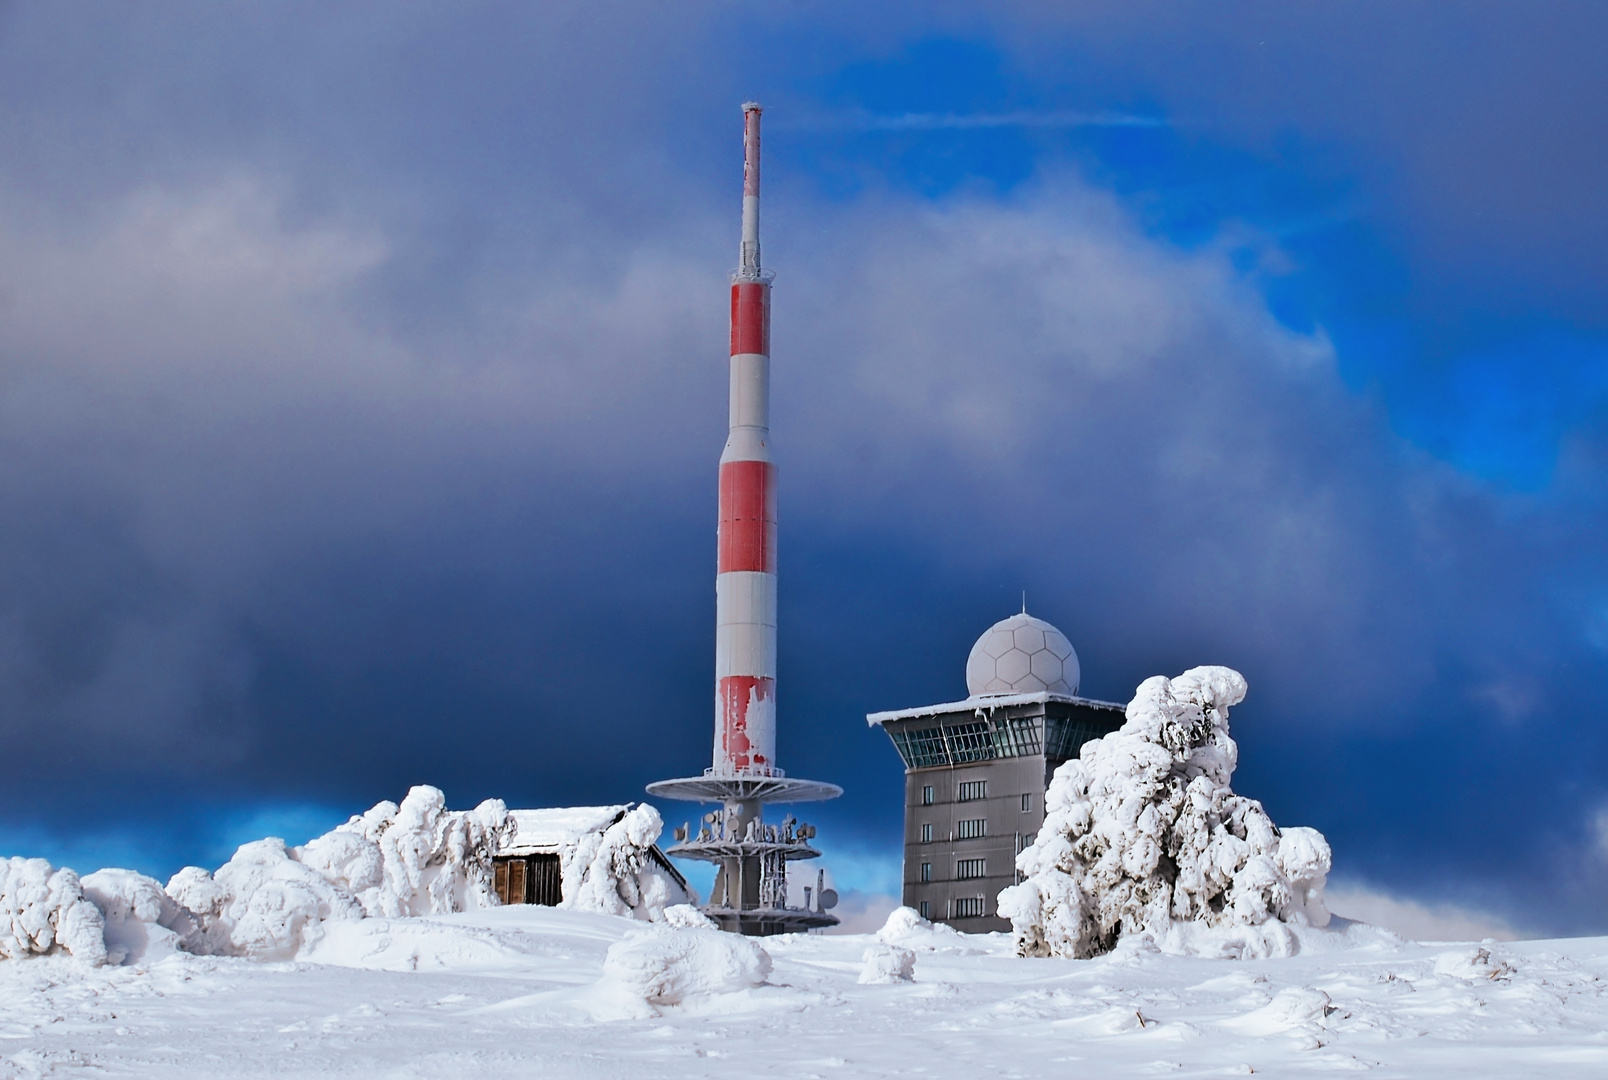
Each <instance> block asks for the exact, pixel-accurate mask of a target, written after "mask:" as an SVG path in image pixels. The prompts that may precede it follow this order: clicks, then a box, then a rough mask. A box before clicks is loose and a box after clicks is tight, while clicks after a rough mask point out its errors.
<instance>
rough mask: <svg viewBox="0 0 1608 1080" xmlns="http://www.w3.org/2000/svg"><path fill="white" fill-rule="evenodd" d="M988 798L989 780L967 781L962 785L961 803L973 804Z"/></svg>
mask: <svg viewBox="0 0 1608 1080" xmlns="http://www.w3.org/2000/svg"><path fill="white" fill-rule="evenodd" d="M986 798H988V781H987V780H967V781H965V782H964V783H962V784H961V785H960V801H961V802H972V801H974V800H976V799H986Z"/></svg>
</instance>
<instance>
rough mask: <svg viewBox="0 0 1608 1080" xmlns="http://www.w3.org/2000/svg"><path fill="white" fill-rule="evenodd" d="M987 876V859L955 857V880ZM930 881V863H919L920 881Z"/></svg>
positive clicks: (928, 882) (924, 882)
mask: <svg viewBox="0 0 1608 1080" xmlns="http://www.w3.org/2000/svg"><path fill="white" fill-rule="evenodd" d="M987 876H988V860H986V859H957V860H955V880H956V881H969V880H971V879H972V878H980V877H987ZM931 882H932V863H930V862H924V863H922V864H921V883H922V884H923V885H926V884H930V883H931Z"/></svg>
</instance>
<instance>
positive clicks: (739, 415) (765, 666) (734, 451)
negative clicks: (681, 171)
mask: <svg viewBox="0 0 1608 1080" xmlns="http://www.w3.org/2000/svg"><path fill="white" fill-rule="evenodd" d="M759 114H760V108H759V106H758V105H757V104H754V103H753V102H748V103H746V104H744V105H743V241H742V248H741V253H740V257H739V261H738V264H737V272H736V273H735V274H734V275H732V283H731V403H730V414H729V415H730V426H729V432H728V434H727V436H726V450H725V452H724V453H723V454H721V455H720V540H719V546H718V551H719V560H718V567H717V571H716V577H715V758H714V769H715V772H716V773H719V774H722V775H748V774H759V775H762V776H768V775H770V773H771V771H772V769H773V768H774V766H775V763H776V465H775V463H774V462H773V461H772V460H771V451H770V277H771V275H769V274H767V273H766V272H765V271H764V270H763V269H762V268H761V267H760V263H759Z"/></svg>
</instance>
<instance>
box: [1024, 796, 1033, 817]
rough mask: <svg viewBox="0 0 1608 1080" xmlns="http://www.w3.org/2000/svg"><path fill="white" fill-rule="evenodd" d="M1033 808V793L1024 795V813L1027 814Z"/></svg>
mask: <svg viewBox="0 0 1608 1080" xmlns="http://www.w3.org/2000/svg"><path fill="white" fill-rule="evenodd" d="M1032 809H1033V796H1032V795H1031V794H1028V795H1023V796H1022V813H1024V814H1025V813H1027V812H1028V811H1029V810H1032Z"/></svg>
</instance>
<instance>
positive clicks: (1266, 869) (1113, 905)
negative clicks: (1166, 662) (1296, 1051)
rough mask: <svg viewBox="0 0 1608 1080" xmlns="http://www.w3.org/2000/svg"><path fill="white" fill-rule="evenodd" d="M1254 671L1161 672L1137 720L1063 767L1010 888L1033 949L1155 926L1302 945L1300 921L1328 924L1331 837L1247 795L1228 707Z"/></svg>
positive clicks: (1134, 709)
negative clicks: (1235, 785) (1271, 812)
mask: <svg viewBox="0 0 1608 1080" xmlns="http://www.w3.org/2000/svg"><path fill="white" fill-rule="evenodd" d="M1244 697H1245V680H1244V678H1243V677H1241V675H1240V674H1239V672H1237V671H1232V670H1230V669H1228V668H1224V667H1198V668H1192V669H1190V670H1189V671H1186V672H1184V673H1183V674H1182V675H1180V676H1178V677H1177V678H1176V679H1167V678H1165V677H1163V676H1160V675H1158V676H1155V677H1154V678H1150V679H1146V680H1145V681H1144V682H1143V683H1142V684H1140V686H1139V689H1138V691H1137V693H1136V694H1135V695H1134V699H1133V701H1131V702H1130V703H1129V704H1128V709H1127V723H1125V724H1124V725H1123V726H1122V728H1121V729H1120V730H1118V731H1116V732H1113V733H1112V734H1110V735H1107V736H1106V737H1105V738H1103V739H1097V740H1094V741H1092V742H1088V743H1085V744H1084V746H1083V749H1082V752H1081V754H1080V755H1079V757H1078V758H1077V759H1076V760H1073V761H1068V762H1067V763H1066V764H1064V765H1062V766H1061V767H1060V768H1059V769H1057V770H1056V772H1055V777H1054V779H1053V780H1052V781H1051V783H1050V787H1049V791H1048V792H1047V793H1046V795H1045V810H1046V816H1045V820H1044V827H1043V828H1042V829H1041V830H1040V832H1039V834H1038V837H1037V838H1036V840H1035V841H1034V843H1033V844H1032V845H1031V846H1030V847H1028V848H1027V849H1026V850H1025V851H1023V852H1022V854H1021V855H1020V856H1018V858H1017V864H1016V865H1017V869H1018V870H1020V871H1021V872H1022V874H1023V875H1025V880H1024V881H1023V882H1022V883H1021V884H1019V885H1013V886H1011V887H1010V888H1007V889H1005V890H1004V891H1002V892H1001V893H1000V895H999V912H1000V914H1001V915H1003V916H1005V917H1006V918H1009V919H1010V920H1011V924H1012V926H1013V928H1014V930H1015V935H1016V948H1017V951H1018V952H1019V953H1020V954H1021V955H1023V956H1075V957H1090V956H1098V955H1100V954H1101V953H1104V952H1108V951H1109V950H1111V949H1112V948H1113V947H1114V946H1115V945H1116V943H1117V941H1118V939H1119V938H1121V937H1123V936H1125V935H1130V934H1140V933H1148V934H1150V935H1152V936H1153V937H1154V938H1156V939H1157V940H1158V942H1159V943H1161V944H1162V945H1163V946H1168V945H1170V946H1171V947H1173V948H1176V949H1180V950H1182V951H1190V952H1199V951H1209V952H1214V953H1218V954H1223V955H1241V956H1249V955H1280V954H1286V955H1287V954H1288V953H1290V952H1293V951H1294V950H1295V948H1296V939H1295V936H1294V934H1293V933H1292V932H1291V931H1290V929H1289V927H1290V926H1291V925H1301V926H1320V927H1321V926H1326V925H1328V922H1329V913H1328V911H1327V910H1326V909H1325V908H1324V906H1323V886H1324V881H1325V878H1326V876H1327V874H1328V872H1329V859H1330V856H1329V845H1328V842H1327V841H1325V840H1324V838H1323V835H1322V834H1321V833H1319V832H1317V831H1315V830H1313V829H1303V828H1292V829H1284V830H1282V831H1281V830H1279V829H1278V828H1277V827H1276V826H1274V824H1273V822H1272V820H1271V819H1270V818H1269V817H1268V816H1267V812H1266V811H1265V810H1263V809H1262V804H1261V803H1259V802H1257V801H1256V800H1254V799H1247V798H1244V797H1242V796H1239V795H1236V794H1234V792H1233V791H1232V790H1231V789H1230V787H1229V781H1230V779H1231V778H1232V777H1233V775H1234V767H1235V764H1236V763H1237V761H1238V757H1239V749H1238V747H1236V746H1235V744H1234V740H1233V739H1231V738H1229V735H1228V710H1229V707H1230V706H1233V705H1237V704H1239V703H1240V701H1241V700H1243V699H1244Z"/></svg>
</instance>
